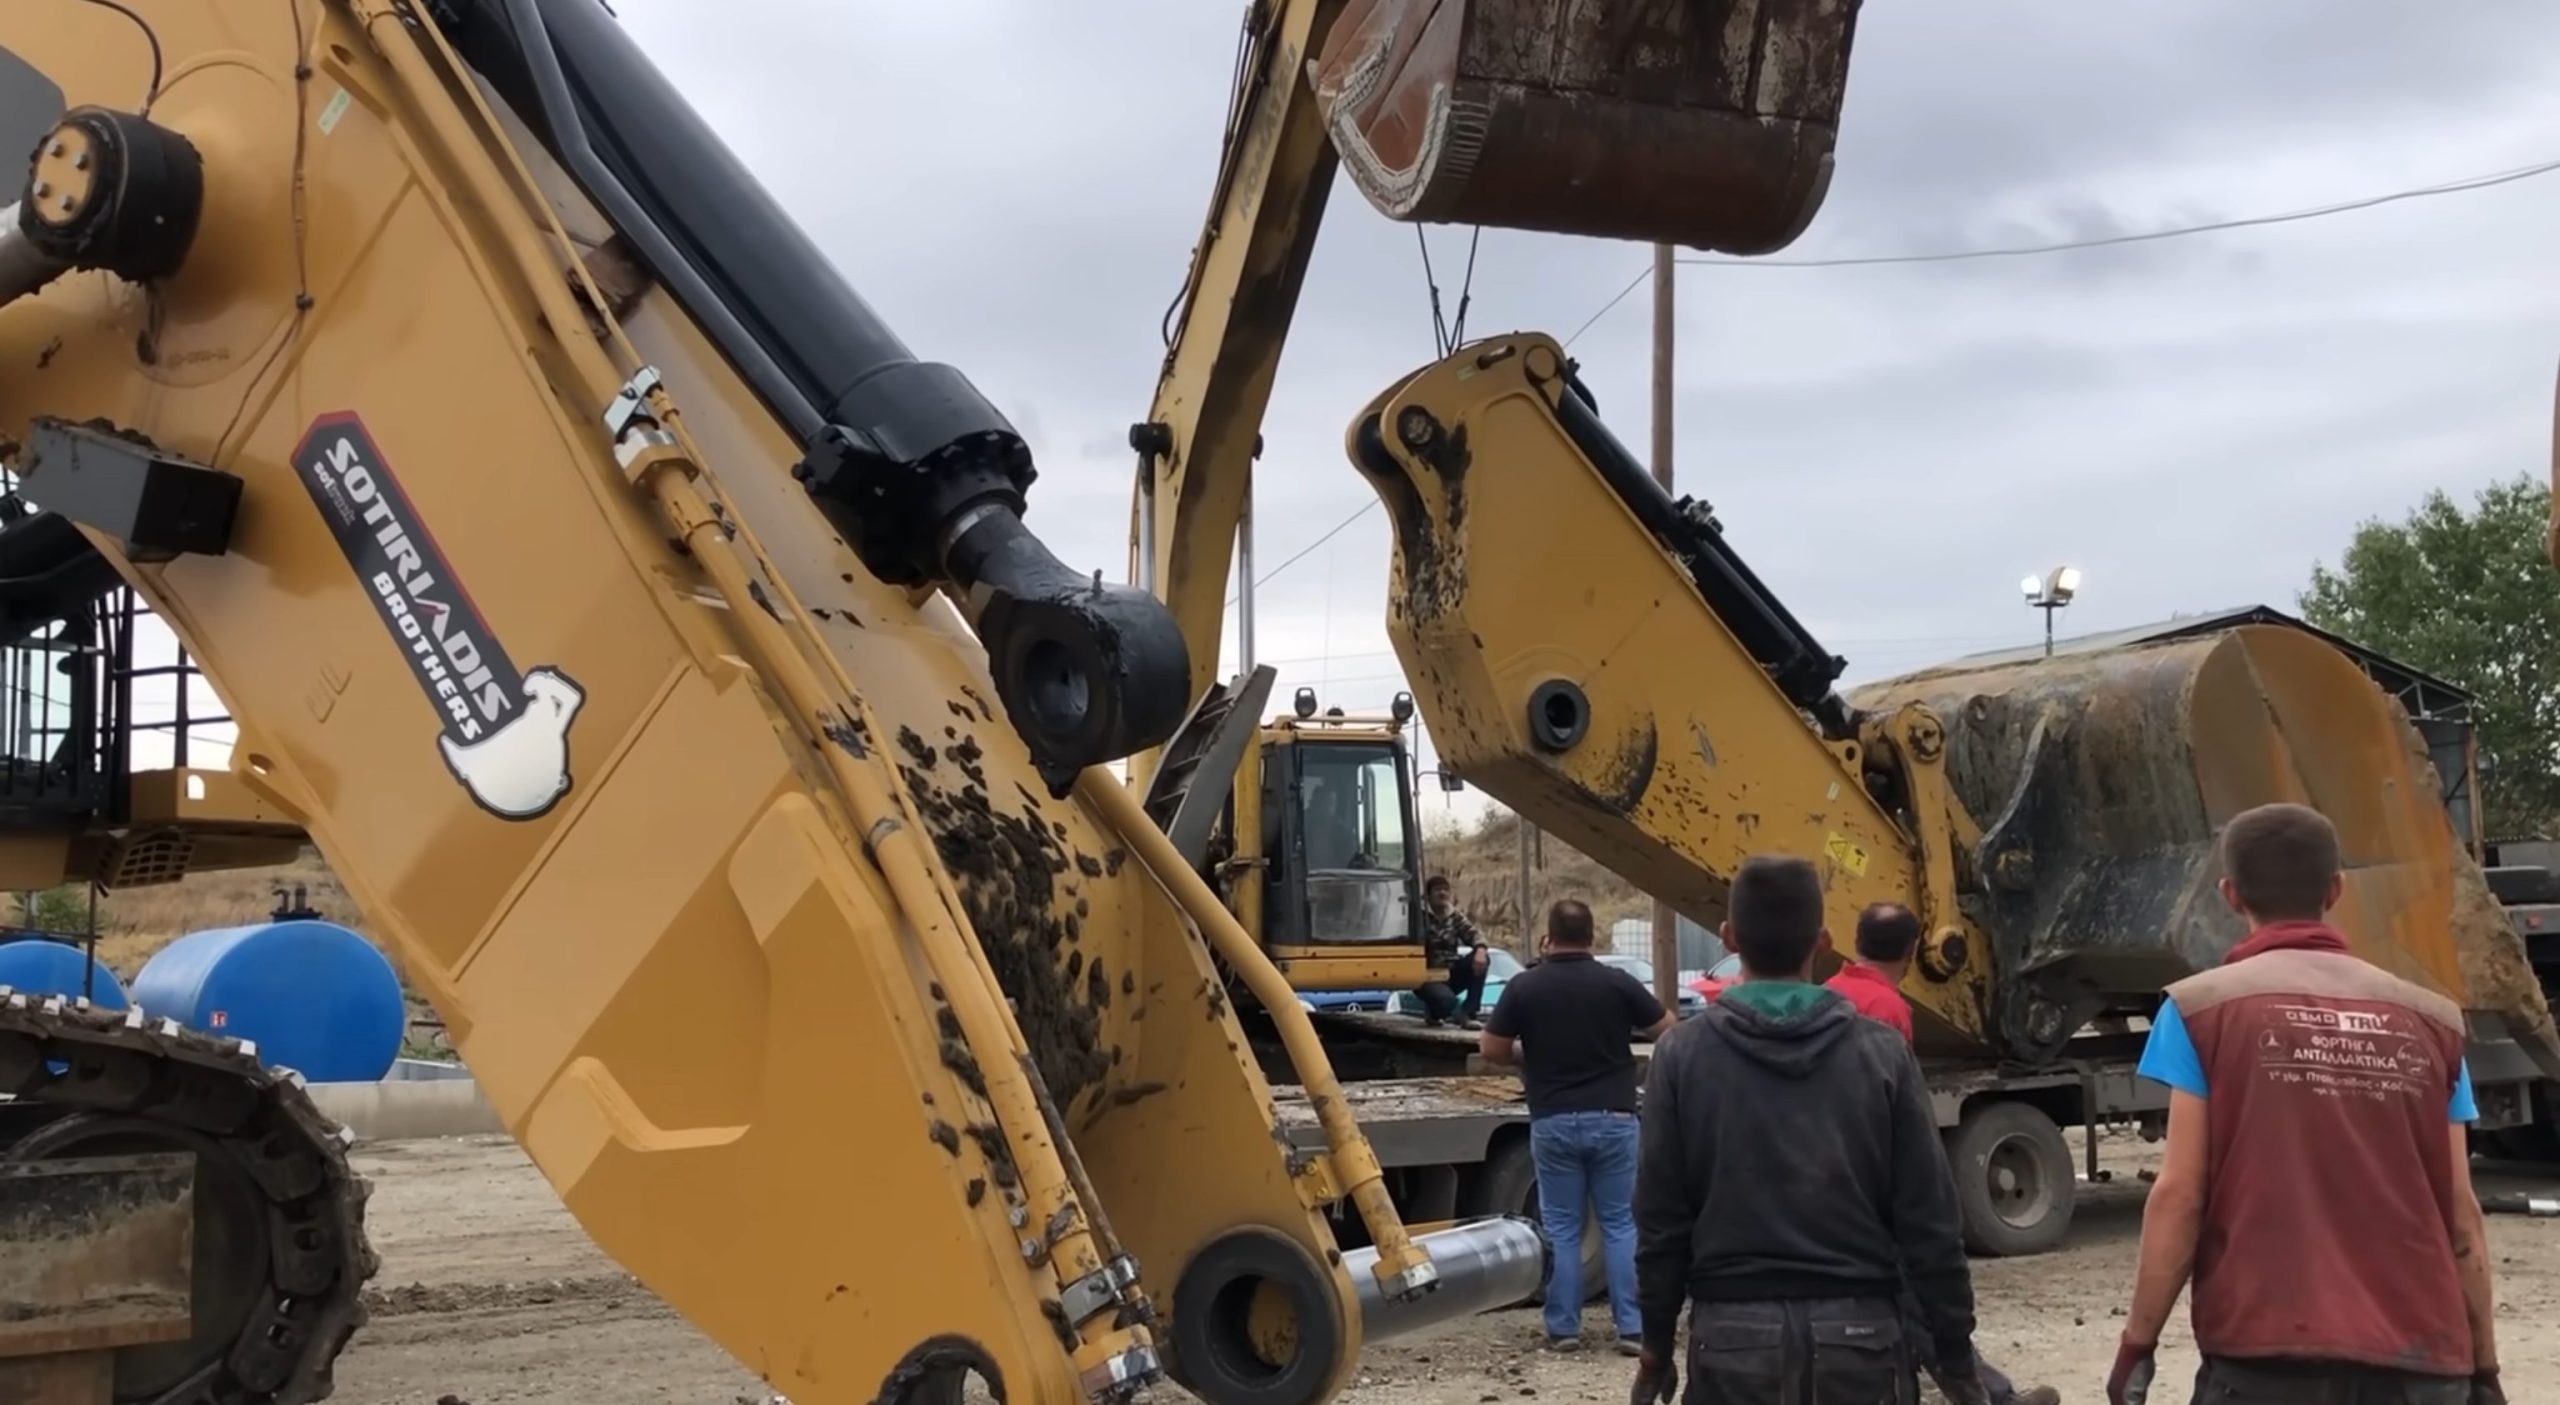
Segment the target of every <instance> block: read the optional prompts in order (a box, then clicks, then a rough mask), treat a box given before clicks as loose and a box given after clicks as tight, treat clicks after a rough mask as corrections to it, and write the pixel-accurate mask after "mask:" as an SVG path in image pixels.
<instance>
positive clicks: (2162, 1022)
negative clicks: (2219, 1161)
mask: <svg viewBox="0 0 2560 1405" xmlns="http://www.w3.org/2000/svg"><path fill="white" fill-rule="evenodd" d="M2134 1072H2136V1073H2139V1074H2141V1075H2142V1076H2143V1077H2145V1078H2148V1079H2150V1080H2151V1081H2152V1082H2154V1083H2165V1084H2167V1085H2169V1086H2170V1087H2171V1088H2174V1089H2176V1090H2177V1091H2179V1092H2181V1093H2193V1094H2194V1095H2196V1096H2197V1097H2199V1098H2201V1097H2203V1096H2204V1095H2205V1091H2204V1087H2205V1084H2204V1060H2203V1059H2202V1058H2200V1057H2198V1056H2197V1054H2196V1042H2195V1040H2194V1039H2192V1038H2190V1037H2188V1035H2187V1021H2186V1017H2185V1016H2183V1015H2181V1014H2179V1013H2178V1002H2177V1001H2175V1000H2163V1001H2161V1002H2160V1012H2159V1013H2158V1014H2155V1015H2153V1016H2152V1017H2151V1037H2150V1039H2148V1040H2147V1041H2145V1042H2144V1043H2143V1046H2142V1062H2141V1063H2140V1064H2139V1065H2137V1066H2135V1068H2134ZM2465 1091H2466V1092H2467V1091H2468V1085H2465Z"/></svg>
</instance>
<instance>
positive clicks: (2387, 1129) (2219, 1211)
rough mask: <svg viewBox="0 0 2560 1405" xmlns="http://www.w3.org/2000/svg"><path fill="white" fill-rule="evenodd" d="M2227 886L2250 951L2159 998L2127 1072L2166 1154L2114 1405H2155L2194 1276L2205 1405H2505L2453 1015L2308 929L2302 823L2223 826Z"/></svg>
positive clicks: (2246, 821)
mask: <svg viewBox="0 0 2560 1405" xmlns="http://www.w3.org/2000/svg"><path fill="white" fill-rule="evenodd" d="M2222 868H2223V874H2224V877H2223V879H2222V899H2223V901H2224V902H2226V903H2228V904H2230V906H2231V907H2232V909H2233V910H2234V911H2236V912H2238V913H2239V914H2240V915H2241V917H2242V918H2243V919H2244V920H2246V921H2247V923H2248V925H2249V935H2248V937H2247V939H2246V940H2244V941H2242V942H2241V943H2240V944H2239V945H2238V946H2235V947H2233V948H2232V949H2231V953H2230V955H2228V956H2226V957H2224V958H2223V961H2222V964H2221V965H2219V966H2216V967H2214V968H2213V969H2211V970H2207V971H2202V972H2199V973H2197V974H2195V975H2192V976H2189V977H2187V978H2186V979H2185V980H2182V981H2178V982H2175V983H2174V984H2172V985H2171V986H2170V987H2169V989H2168V995H2167V998H2166V999H2164V1000H2163V1001H2162V1002H2161V1004H2160V1009H2159V1012H2158V1013H2157V1014H2155V1015H2153V1016H2152V1021H2151V1036H2150V1041H2149V1043H2148V1044H2147V1045H2146V1046H2145V1048H2144V1049H2143V1053H2142V1064H2141V1072H2142V1075H2143V1076H2144V1077H2146V1078H2149V1079H2152V1080H2154V1081H2156V1082H2159V1083H2164V1084H2166V1085H2168V1087H2169V1134H2168V1141H2167V1146H2166V1148H2165V1151H2164V1153H2163V1159H2162V1163H2161V1167H2160V1177H2159V1179H2158V1180H2157V1181H2155V1182H2154V1183H2153V1185H2152V1187H2151V1196H2150V1201H2149V1203H2148V1204H2146V1205H2145V1206H2144V1207H2143V1212H2142V1251H2141V1257H2140V1262H2139V1267H2138V1269H2137V1271H2136V1272H2137V1276H2136V1278H2135V1280H2134V1287H2133V1306H2132V1307H2131V1308H2130V1309H2129V1310H2128V1311H2127V1312H2126V1314H2125V1326H2124V1339H2123V1341H2122V1342H2121V1343H2120V1344H2119V1345H2118V1347H2117V1350H2116V1364H2115V1368H2114V1370H2112V1371H2111V1372H2110V1373H2109V1374H2108V1377H2107V1399H2108V1401H2109V1402H2110V1405H2141V1402H2142V1401H2143V1400H2144V1399H2145V1398H2146V1397H2147V1396H2148V1395H2149V1394H2150V1385H2151V1374H2152V1353H2153V1352H2154V1351H2155V1350H2156V1349H2157V1348H2158V1345H2159V1341H2160V1329H2161V1327H2162V1326H2163V1325H2165V1324H2166V1323H2167V1321H2168V1319H2169V1310H2170V1308H2172V1307H2173V1306H2175V1305H2176V1303H2177V1301H2178V1294H2179V1291H2180V1290H2181V1289H2184V1288H2185V1287H2186V1286H2187V1284H2188V1281H2189V1279H2190V1278H2192V1279H2193V1280H2194V1284H2195V1296H2194V1300H2193V1302H2192V1304H2191V1305H2190V1307H2189V1309H2188V1313H2189V1316H2190V1318H2191V1319H2192V1320H2193V1322H2194V1325H2195V1336H2196V1348H2197V1350H2198V1351H2199V1352H2201V1353H2202V1354H2203V1356H2204V1367H2203V1369H2202V1370H2201V1371H2200V1372H2198V1373H2197V1378H2196V1387H2195V1398H2196V1399H2198V1400H2208V1399H2209V1400H2216V1401H2230V1402H2233V1405H2290V1402H2295V1401H2332V1400H2353V1401H2356V1402H2359V1405H2465V1402H2468V1405H2504V1401H2505V1400H2506V1397H2505V1395H2504V1394H2502V1393H2501V1392H2500V1390H2499V1388H2498V1346H2497V1340H2496V1336H2495V1333H2494V1332H2493V1330H2492V1325H2491V1324H2492V1318H2491V1306H2492V1302H2491V1297H2492V1294H2491V1287H2490V1281H2489V1249H2488V1243H2487V1235H2486V1234H2485V1233H2484V1232H2483V1230H2482V1227H2481V1221H2480V1202H2479V1200H2478V1198H2477V1197H2476V1196H2475V1195H2474V1194H2473V1192H2472V1189H2471V1156H2470V1150H2469V1147H2468V1145H2467V1138H2466V1137H2465V1135H2464V1128H2463V1126H2462V1124H2463V1123H2465V1122H2469V1121H2471V1120H2473V1119H2474V1118H2476V1117H2477V1116H2478V1115H2479V1113H2478V1109H2477V1108H2476V1107H2475V1106H2474V1102H2473V1098H2472V1093H2471V1079H2470V1074H2469V1071H2468V1070H2467V1069H2466V1068H2465V1067H2464V1065H2463V1055H2462V1051H2463V1045H2464V1031H2463V1022H2462V1011H2461V1009H2460V1008H2459V1007H2457V1006H2456V1005H2455V1004H2454V1002H2453V1001H2451V1000H2448V999H2446V998H2445V997H2443V996H2441V995H2438V994H2436V993H2435V992H2434V991H2431V990H2427V989H2425V988H2424V987H2421V986H2417V985H2413V984H2411V983H2410V982H2408V981H2404V980H2402V979H2400V978H2399V977H2397V976H2394V975H2392V974H2390V973H2389V972H2387V971H2384V970H2383V969H2381V968H2380V967H2378V966H2375V965H2372V964H2370V963H2368V962H2366V961H2364V960H2362V959H2361V958H2359V957H2357V956H2355V955H2353V954H2352V953H2350V952H2349V951H2348V949H2347V940H2346V938H2345V937H2344V936H2341V935H2340V934H2339V932H2338V930H2337V929H2336V928H2334V927H2331V926H2330V925H2329V924H2328V923H2327V922H2326V921H2324V920H2323V918H2324V917H2325V915H2326V914H2327V913H2328V911H2329V909H2330V908H2331V907H2333V906H2335V905H2336V903H2337V901H2338V897H2339V894H2340V893H2341V892H2343V891H2344V888H2345V882H2344V879H2343V878H2342V877H2341V875H2340V871H2339V851H2338V833H2337V831H2336V830H2335V829H2333V828H2332V827H2331V826H2330V824H2329V821H2328V820H2327V819H2326V818H2324V817H2323V816H2322V815H2321V814H2320V813H2319V812H2318V811H2316V810H2312V809H2308V808H2306V807H2304V806H2300V805H2262V806H2260V807H2258V808H2257V809H2254V810H2249V811H2245V812H2243V813H2241V814H2240V815H2237V816H2235V817H2234V818H2233V819H2232V820H2231V822H2230V824H2229V825H2228V826H2226V827H2225V828H2224V830H2223V833H2222Z"/></svg>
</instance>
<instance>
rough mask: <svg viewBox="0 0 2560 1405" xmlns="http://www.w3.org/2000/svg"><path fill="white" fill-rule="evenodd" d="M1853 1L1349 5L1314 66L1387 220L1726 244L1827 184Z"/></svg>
mask: <svg viewBox="0 0 2560 1405" xmlns="http://www.w3.org/2000/svg"><path fill="white" fill-rule="evenodd" d="M1857 11H1858V0H1349V3H1347V4H1346V5H1345V7H1344V10H1343V13H1342V15H1341V17H1340V18H1339V19H1338V20H1336V21H1335V23H1334V25H1333V28H1332V31H1331V32H1330V33H1329V34H1328V36H1327V37H1326V41H1325V43H1324V46H1323V49H1322V51H1321V53H1320V54H1319V56H1318V57H1317V59H1316V60H1315V61H1314V62H1313V63H1312V64H1310V65H1309V73H1310V77H1311V78H1312V80H1313V82H1314V86H1315V93H1316V99H1317V103H1318V106H1319V107H1320V108H1321V110H1322V111H1323V113H1324V117H1325V125H1326V128H1327V130H1328V131H1329V132H1330V133H1331V135H1332V138H1333V145H1334V148H1335V150H1336V151H1337V152H1339V153H1340V154H1341V157H1342V165H1343V168H1344V169H1345V170H1347V171H1349V172H1350V173H1351V178H1352V180H1353V181H1354V182H1355V183H1356V184H1357V185H1358V186H1359V187H1360V191H1361V193H1362V194H1364V195H1366V196H1367V197H1368V198H1369V202H1370V203H1371V204H1373V205H1376V206H1377V207H1378V208H1379V209H1380V210H1381V211H1383V212H1385V213H1386V214H1387V216H1388V217H1389V218H1392V219H1398V220H1407V221H1415V222H1421V223H1438V224H1474V225H1493V226H1495V227H1497V228H1505V229H1531V230H1542V231H1546V232H1550V233H1557V234H1586V235H1596V236H1599V237H1602V238H1611V239H1640V240H1645V241H1648V242H1657V243H1669V244H1682V245H1687V246H1690V247H1692V248H1699V249H1715V250H1722V251H1725V252H1728V253H1736V254H1755V253H1767V252H1769V251H1771V250H1774V249H1780V248H1784V247H1785V246H1786V245H1787V244H1789V243H1791V242H1793V241H1794V239H1795V238H1796V236H1797V235H1799V234H1801V233H1803V232H1804V229H1805V226H1806V225H1807V224H1809V223H1810V222H1811V221H1812V219H1813V216H1814V212H1815V211H1816V210H1819V209H1820V208H1821V207H1822V197H1823V194H1824V192H1825V191H1826V190H1828V189H1829V187H1830V184H1831V155H1832V146H1833V144H1834V142H1835V141H1836V140H1837V137H1838V133H1839V125H1840V103H1841V98H1842V95H1843V93H1844V92H1845V90H1846V87H1847V83H1848V76H1849V46H1850V40H1851V35H1852V32H1853V30H1854V29H1855V27H1856V19H1857Z"/></svg>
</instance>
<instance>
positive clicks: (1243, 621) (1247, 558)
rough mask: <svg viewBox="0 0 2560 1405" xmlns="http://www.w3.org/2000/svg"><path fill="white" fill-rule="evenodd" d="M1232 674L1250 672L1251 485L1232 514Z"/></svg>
mask: <svg viewBox="0 0 2560 1405" xmlns="http://www.w3.org/2000/svg"><path fill="white" fill-rule="evenodd" d="M1236 579H1237V580H1238V581H1239V582H1241V584H1240V585H1239V587H1238V589H1237V593H1236V660H1237V662H1236V672H1237V673H1239V674H1243V673H1251V672H1253V485H1252V484H1251V483H1249V482H1248V483H1247V484H1245V488H1244V510H1243V511H1241V512H1238V513H1237V514H1236Z"/></svg>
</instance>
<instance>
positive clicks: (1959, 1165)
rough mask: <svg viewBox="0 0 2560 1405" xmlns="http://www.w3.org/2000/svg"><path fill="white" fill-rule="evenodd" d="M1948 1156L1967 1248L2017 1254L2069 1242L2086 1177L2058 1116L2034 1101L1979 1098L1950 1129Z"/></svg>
mask: <svg viewBox="0 0 2560 1405" xmlns="http://www.w3.org/2000/svg"><path fill="white" fill-rule="evenodd" d="M1947 1161H1948V1164H1949V1165H1951V1166H1952V1167H1954V1169H1955V1176H1956V1203H1957V1205H1958V1207H1960V1208H1961V1209H1962V1211H1963V1213H1964V1246H1965V1247H1966V1248H1967V1249H1970V1250H1972V1251H1973V1252H1975V1253H1977V1254H1983V1255H1988V1256H1992V1257H2015V1256H2021V1255H2027V1254H2041V1253H2043V1252H2045V1251H2046V1250H2048V1249H2051V1248H2054V1247H2055V1246H2057V1245H2059V1244H2060V1243H2062V1237H2063V1235H2064V1234H2066V1233H2068V1232H2069V1230H2070V1228H2071V1208H2072V1200H2073V1198H2074V1196H2075V1195H2076V1194H2077V1193H2078V1190H2079V1181H2078V1177H2077V1176H2076V1175H2075V1174H2074V1173H2073V1171H2072V1169H2071V1147H2070V1144H2069V1143H2067V1142H2065V1141H2063V1139H2062V1129H2061V1128H2060V1127H2058V1126H2055V1125H2054V1121H2053V1119H2052V1118H2050V1117H2047V1116H2045V1115H2044V1114H2043V1113H2042V1112H2040V1111H2038V1110H2036V1109H2035V1108H2034V1107H2032V1106H2029V1105H2028V1104H2026V1103H2017V1102H1987V1103H1975V1104H1974V1105H1973V1106H1971V1107H1969V1108H1966V1109H1965V1111H1964V1118H1963V1120H1962V1121H1960V1122H1958V1123H1957V1124H1956V1129H1955V1130H1954V1131H1953V1132H1950V1133H1948V1134H1947Z"/></svg>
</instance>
